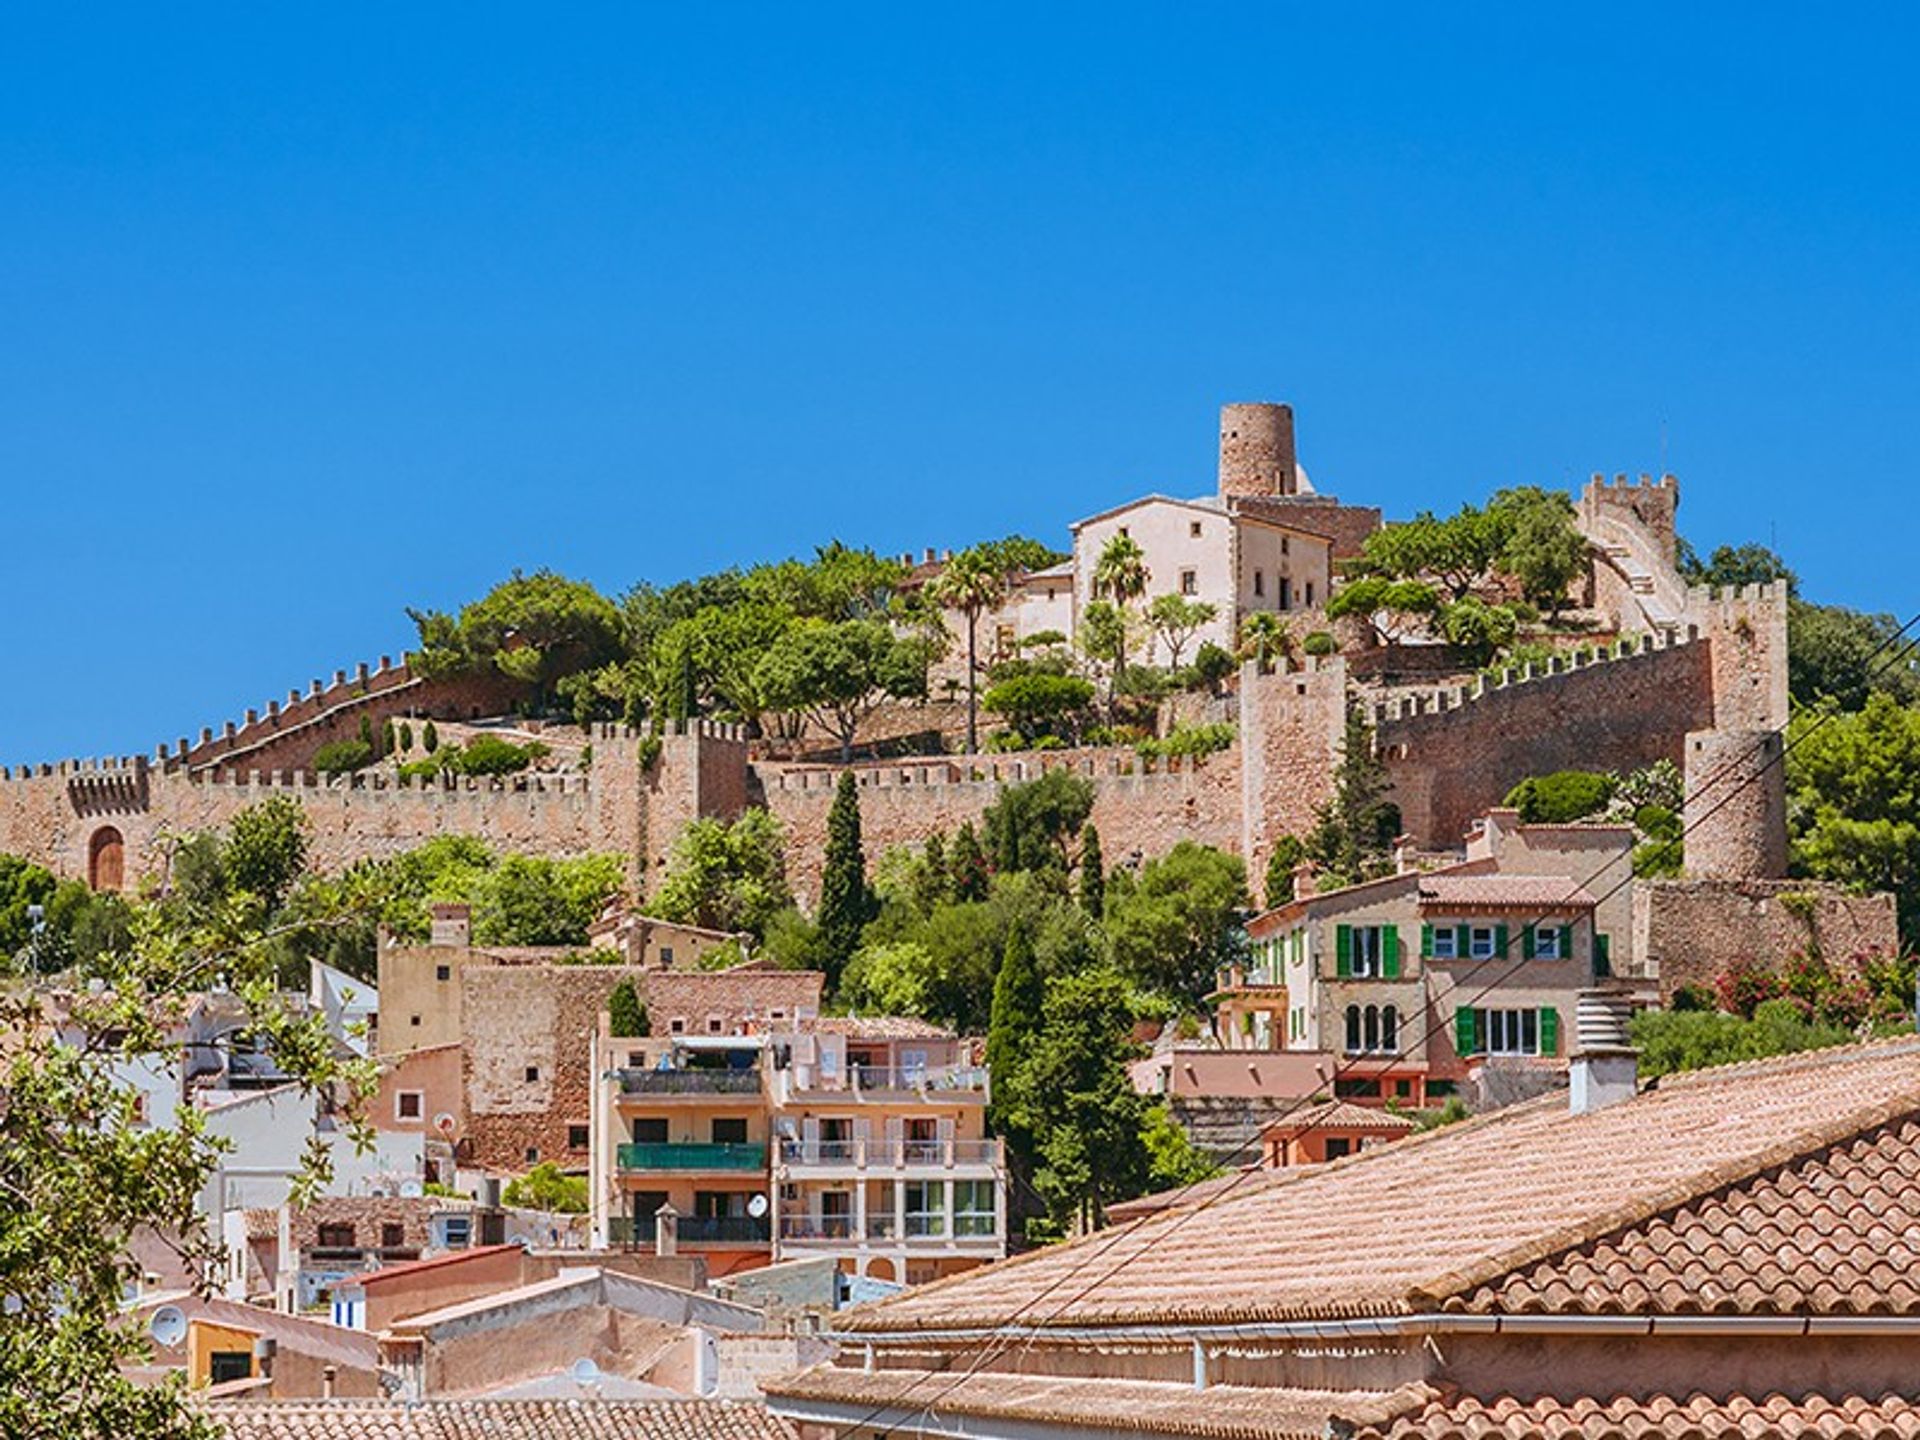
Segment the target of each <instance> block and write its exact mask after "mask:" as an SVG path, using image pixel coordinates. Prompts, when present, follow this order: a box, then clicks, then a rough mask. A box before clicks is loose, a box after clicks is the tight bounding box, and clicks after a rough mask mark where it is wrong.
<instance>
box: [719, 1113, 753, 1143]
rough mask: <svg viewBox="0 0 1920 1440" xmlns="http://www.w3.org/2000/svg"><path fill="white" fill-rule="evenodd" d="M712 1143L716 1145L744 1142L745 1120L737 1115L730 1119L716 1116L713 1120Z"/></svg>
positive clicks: (745, 1141)
mask: <svg viewBox="0 0 1920 1440" xmlns="http://www.w3.org/2000/svg"><path fill="white" fill-rule="evenodd" d="M713 1143H714V1144H716V1145H744V1144H746V1143H747V1122H746V1121H745V1120H742V1119H739V1118H737V1117H736V1118H732V1119H722V1118H719V1117H716V1118H715V1119H714V1122H713Z"/></svg>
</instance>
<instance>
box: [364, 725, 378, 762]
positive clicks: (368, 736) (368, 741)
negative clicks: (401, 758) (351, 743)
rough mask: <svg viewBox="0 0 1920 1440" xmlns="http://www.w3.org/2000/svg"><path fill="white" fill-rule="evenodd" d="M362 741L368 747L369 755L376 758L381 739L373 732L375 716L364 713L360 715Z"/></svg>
mask: <svg viewBox="0 0 1920 1440" xmlns="http://www.w3.org/2000/svg"><path fill="white" fill-rule="evenodd" d="M360 741H361V743H362V744H364V745H365V746H366V747H367V753H368V754H369V755H372V756H374V757H376V758H377V757H378V756H379V754H380V741H379V739H378V738H377V737H376V736H375V735H374V733H373V718H372V717H371V716H368V715H362V716H361V717H360Z"/></svg>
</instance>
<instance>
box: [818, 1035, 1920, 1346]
mask: <svg viewBox="0 0 1920 1440" xmlns="http://www.w3.org/2000/svg"><path fill="white" fill-rule="evenodd" d="M1916 1113H1920V1041H1915V1040H1914V1039H1913V1038H1912V1037H1906V1038H1904V1039H1901V1040H1897V1041H1890V1042H1885V1043H1882V1044H1878V1045H1868V1046H1847V1047H1843V1048H1840V1049H1835V1050H1829V1051H1824V1052H1818V1053H1814V1054H1809V1055H1799V1056H1792V1057H1787V1058H1784V1059H1776V1060H1770V1061H1761V1062H1754V1063H1752V1064H1748V1065H1739V1066H1729V1067H1727V1068H1726V1069H1724V1070H1719V1071H1709V1072H1702V1073H1700V1074H1698V1075H1695V1076H1690V1077H1685V1078H1682V1079H1679V1080H1673V1079H1669V1080H1667V1081H1664V1082H1663V1083H1662V1084H1661V1085H1660V1087H1659V1088H1658V1089H1657V1090H1654V1091H1651V1092H1648V1093H1645V1094H1642V1095H1640V1096H1639V1097H1638V1098H1636V1099H1634V1100H1632V1101H1630V1102H1628V1103H1625V1104H1619V1105H1613V1106H1609V1107H1607V1108H1605V1109H1602V1110H1597V1111H1594V1112H1592V1113H1589V1114H1585V1115H1573V1114H1570V1113H1568V1110H1567V1102H1566V1099H1565V1097H1564V1096H1560V1095H1550V1096H1546V1097H1543V1098H1542V1099H1541V1100H1538V1101H1534V1102H1531V1103H1529V1104H1526V1105H1519V1106H1514V1107H1512V1108H1511V1109H1507V1110H1503V1111H1499V1112H1496V1113H1494V1114H1491V1115H1486V1116H1482V1117H1480V1118H1478V1119H1475V1120H1470V1121H1466V1122H1464V1123H1462V1124H1459V1125H1454V1126H1448V1127H1445V1128H1444V1129H1441V1130H1437V1131H1433V1132H1431V1133H1428V1134H1424V1135H1415V1136H1411V1137H1409V1138H1408V1139H1405V1140H1402V1141H1399V1142H1398V1143H1396V1144H1393V1145H1386V1146H1381V1147H1378V1148H1376V1149H1370V1150H1366V1151H1363V1152H1362V1153H1361V1154H1359V1155H1357V1156H1353V1157H1350V1158H1348V1159H1344V1160H1339V1161H1336V1162H1334V1163H1333V1164H1331V1165H1328V1166H1325V1167H1323V1168H1319V1169H1316V1170H1313V1171H1311V1172H1308V1173H1294V1174H1289V1173H1288V1172H1286V1171H1272V1172H1267V1173H1266V1174H1264V1175H1258V1176H1249V1177H1248V1178H1247V1179H1245V1180H1244V1181H1243V1182H1242V1183H1241V1184H1240V1185H1239V1186H1237V1187H1233V1188H1229V1189H1227V1190H1226V1191H1224V1192H1223V1193H1222V1198H1219V1199H1217V1200H1216V1201H1215V1202H1214V1203H1213V1204H1211V1205H1209V1206H1205V1207H1194V1206H1184V1207H1178V1208H1175V1209H1173V1210H1169V1211H1165V1212H1163V1213H1161V1214H1158V1215H1154V1216H1150V1217H1148V1218H1147V1219H1144V1220H1141V1221H1137V1222H1135V1223H1134V1224H1132V1225H1130V1226H1127V1227H1125V1228H1123V1229H1120V1230H1118V1231H1106V1232H1102V1233H1100V1234H1097V1235H1093V1236H1090V1237H1087V1238H1086V1239H1084V1240H1081V1241H1078V1242H1075V1243H1072V1244H1067V1245H1060V1246H1055V1247H1052V1248H1050V1249H1047V1250H1041V1251H1037V1252H1034V1253H1032V1254H1029V1255H1024V1256H1020V1257H1018V1258H1016V1259H1013V1260H1008V1261H1003V1262H1001V1263H999V1264H995V1265H991V1266H986V1267H983V1268H981V1269H978V1270H975V1271H972V1272H970V1273H969V1274H966V1275H963V1276H958V1277H955V1278H952V1279H949V1280H943V1281H936V1282H935V1283H933V1284H930V1285H924V1286H920V1287H917V1288H915V1289H913V1290H910V1291H908V1292H906V1293H904V1294H902V1295H899V1296H896V1297H893V1298H890V1299H887V1300H883V1301H880V1302H877V1303H875V1304H872V1305H868V1306H861V1307H858V1308H856V1309H854V1310H851V1311H848V1312H846V1313H845V1314H844V1315H842V1316H840V1317H839V1324H838V1327H837V1328H840V1329H843V1330H856V1331H858V1330H873V1331H897V1330H917V1329H942V1328H950V1327H966V1326H975V1325H1002V1324H1007V1323H1025V1324H1043V1323H1050V1324H1100V1323H1129V1322H1136V1321H1139V1322H1148V1323H1200V1322H1236V1321H1241V1320H1250V1321H1252V1320H1269V1319H1271V1320H1279V1319H1289V1318H1297V1317H1304V1316H1314V1315H1319V1316H1340V1315H1364V1314H1376V1315H1377V1314H1395V1313H1407V1312H1410V1311H1424V1310H1432V1309H1435V1308H1438V1307H1440V1306H1442V1305H1444V1304H1447V1303H1448V1302H1449V1301H1450V1300H1455V1299H1456V1297H1464V1296H1467V1295H1471V1294H1473V1293H1474V1292H1475V1291H1477V1290H1478V1289H1479V1288H1480V1287H1481V1286H1483V1285H1488V1284H1492V1283H1494V1282H1497V1281H1499V1280H1500V1279H1501V1278H1502V1277H1504V1276H1506V1275H1508V1274H1510V1273H1511V1272H1513V1271H1515V1270H1518V1269H1521V1268H1524V1267H1530V1266H1536V1265H1539V1264H1540V1263H1541V1262H1543V1261H1547V1260H1550V1259H1552V1258H1554V1257H1556V1256H1558V1255H1561V1254H1563V1253H1565V1252H1567V1251H1569V1250H1572V1249H1575V1248H1577V1247H1579V1246H1581V1245H1586V1244H1589V1243H1591V1242H1593V1241H1596V1240H1599V1239H1602V1238H1604V1237H1606V1236H1609V1235H1613V1234H1616V1233H1621V1232H1624V1231H1627V1230H1629V1229H1631V1228H1632V1227H1634V1226H1637V1225H1643V1224H1646V1223H1648V1222H1650V1221H1652V1220H1654V1219H1655V1218H1656V1217H1658V1216H1661V1215H1663V1214H1665V1213H1667V1212H1670V1211H1673V1210H1675V1209H1677V1208H1679V1207H1681V1206H1684V1205H1687V1204H1688V1203H1690V1202H1694V1201H1697V1200H1701V1199H1702V1198H1704V1197H1710V1196H1713V1195H1715V1194H1717V1193H1719V1192H1721V1191H1723V1190H1725V1189H1726V1188H1727V1187H1729V1186H1734V1185H1738V1184H1740V1183H1742V1182H1744V1181H1746V1180H1749V1179H1751V1178H1752V1177H1754V1176H1756V1175H1759V1174H1760V1173H1761V1172H1763V1171H1766V1170H1769V1169H1777V1168H1781V1167H1787V1166H1791V1165H1792V1164H1793V1163H1795V1162H1797V1161H1800V1160H1802V1159H1803V1158H1805V1157H1808V1156H1811V1155H1815V1154H1818V1153H1820V1152H1822V1151H1824V1150H1826V1149H1827V1148H1828V1147H1830V1146H1833V1145H1836V1144H1840V1143H1842V1142H1847V1141H1850V1140H1851V1139H1852V1137H1854V1136H1856V1135H1860V1134H1862V1133H1863V1132H1867V1131H1872V1130H1876V1129H1877V1128H1879V1127H1880V1126H1883V1125H1886V1124H1888V1123H1889V1122H1892V1121H1895V1120H1901V1119H1904V1118H1905V1117H1908V1116H1911V1115H1915V1114H1916ZM1861 1183H1863V1184H1864V1183H1866V1181H1865V1179H1864V1178H1863V1179H1862V1180H1861ZM1878 1183H1882V1184H1885V1183H1888V1182H1887V1181H1886V1180H1885V1179H1884V1178H1883V1179H1882V1180H1881V1181H1880V1182H1878ZM1415 1212H1418V1213H1427V1214H1435V1215H1444V1216H1446V1223H1445V1224H1444V1225H1433V1226H1423V1227H1420V1229H1419V1230H1418V1231H1416V1232H1410V1231H1408V1229H1407V1228H1406V1226H1405V1224H1404V1223H1403V1221H1402V1218H1401V1217H1403V1216H1405V1215H1407V1214H1409V1213H1415ZM1689 1233H1690V1234H1692V1233H1700V1234H1704V1233H1706V1232H1704V1231H1701V1232H1689ZM1901 1243H1902V1244H1905V1243H1907V1242H1906V1241H1905V1240H1904V1239H1903V1240H1902V1242H1901ZM1092 1247H1098V1250H1097V1253H1096V1252H1092ZM1752 1263H1754V1264H1755V1265H1756V1266H1757V1265H1758V1264H1759V1263H1760V1262H1759V1260H1758V1259H1756V1260H1754V1261H1753V1262H1752ZM1816 1265H1818V1262H1817V1261H1816ZM1828 1278H1829V1279H1834V1280H1836V1281H1837V1279H1838V1274H1837V1273H1836V1274H1833V1275H1830V1276H1828ZM1883 1280H1884V1283H1886V1284H1887V1285H1888V1286H1891V1284H1892V1281H1891V1279H1886V1278H1885V1277H1881V1278H1876V1279H1873V1280H1871V1281H1870V1282H1869V1283H1872V1284H1876V1285H1877V1284H1881V1283H1882V1282H1883ZM1816 1283H1817V1282H1816ZM1850 1283H1851V1280H1850ZM1823 1295H1824V1292H1823ZM1062 1296H1065V1297H1070V1299H1067V1300H1063V1299H1062V1298H1061V1297H1062ZM1822 1303H1832V1302H1831V1300H1830V1298H1828V1299H1824V1300H1823V1302H1822Z"/></svg>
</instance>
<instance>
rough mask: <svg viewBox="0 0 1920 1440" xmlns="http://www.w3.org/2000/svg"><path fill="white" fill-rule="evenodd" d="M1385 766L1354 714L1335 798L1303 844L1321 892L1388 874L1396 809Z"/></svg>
mask: <svg viewBox="0 0 1920 1440" xmlns="http://www.w3.org/2000/svg"><path fill="white" fill-rule="evenodd" d="M1391 791H1392V782H1391V780H1390V779H1389V778H1388V775H1387V767H1386V763H1385V762H1384V761H1382V760H1381V759H1380V757H1379V756H1378V755H1376V754H1375V753H1374V749H1373V731H1372V729H1371V727H1369V726H1368V724H1367V722H1366V720H1365V719H1364V718H1363V717H1362V716H1361V714H1360V712H1359V711H1358V710H1351V711H1349V712H1348V714H1347V725H1346V734H1345V737H1344V740H1343V742H1342V745H1341V755H1340V764H1339V766H1338V768H1337V769H1336V770H1335V771H1334V795H1333V799H1332V800H1331V801H1329V802H1328V803H1327V804H1326V805H1325V806H1323V807H1322V808H1321V810H1320V813H1319V816H1318V818H1317V820H1316V823H1315V825H1314V827H1313V830H1312V832H1311V833H1310V834H1309V835H1308V836H1307V839H1306V850H1307V857H1308V858H1309V859H1310V860H1312V861H1313V862H1314V863H1315V864H1316V865H1317V866H1319V868H1320V876H1321V880H1320V883H1321V885H1322V886H1323V888H1333V887H1336V886H1341V885H1357V884H1358V883H1359V882H1361V881H1362V880H1372V879H1375V878H1377V877H1379V876H1381V875H1385V874H1388V873H1389V872H1390V871H1391V870H1392V868H1393V842H1394V841H1395V840H1396V839H1397V838H1398V837H1399V834H1400V808H1399V807H1398V806H1397V805H1395V804H1394V803H1393V802H1392V801H1391V800H1390V799H1388V798H1387V797H1388V795H1389V794H1390V793H1391Z"/></svg>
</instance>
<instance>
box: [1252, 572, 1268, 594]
mask: <svg viewBox="0 0 1920 1440" xmlns="http://www.w3.org/2000/svg"><path fill="white" fill-rule="evenodd" d="M1253 593H1254V596H1255V597H1256V598H1258V597H1259V596H1262V595H1265V594H1266V593H1267V572H1266V571H1264V570H1256V571H1254V572H1253Z"/></svg>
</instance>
